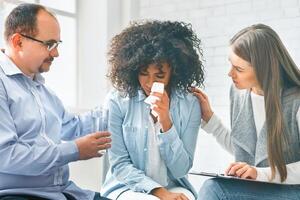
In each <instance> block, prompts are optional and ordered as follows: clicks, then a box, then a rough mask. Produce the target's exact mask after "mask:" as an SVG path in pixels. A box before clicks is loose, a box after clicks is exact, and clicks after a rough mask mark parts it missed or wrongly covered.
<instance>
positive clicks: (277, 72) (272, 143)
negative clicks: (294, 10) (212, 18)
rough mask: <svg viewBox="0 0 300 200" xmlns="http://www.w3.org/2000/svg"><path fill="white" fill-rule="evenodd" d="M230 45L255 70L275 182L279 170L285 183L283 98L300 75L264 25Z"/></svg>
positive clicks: (240, 35) (299, 83)
mask: <svg viewBox="0 0 300 200" xmlns="http://www.w3.org/2000/svg"><path fill="white" fill-rule="evenodd" d="M230 45H231V46H232V49H233V51H234V53H235V54H236V55H238V56H239V57H241V58H242V59H244V60H246V61H248V62H249V63H250V64H251V65H252V66H253V68H254V71H255V74H256V77H257V80H258V82H259V84H260V87H261V88H262V89H263V91H264V98H265V107H266V125H267V134H268V148H267V149H268V161H269V165H270V167H271V170H272V175H271V180H273V179H274V177H275V172H276V168H277V170H278V172H279V174H280V179H281V182H283V181H284V180H285V179H286V177H287V170H286V163H285V159H284V152H283V148H284V147H285V146H286V145H287V139H288V129H287V128H286V127H285V126H286V124H285V123H284V120H283V112H282V106H281V94H282V91H283V90H284V89H287V88H290V87H294V86H297V87H299V86H300V71H299V69H298V67H297V66H296V64H295V63H294V61H293V60H292V58H291V56H290V55H289V53H288V51H287V49H286V48H285V46H284V45H283V43H282V42H281V40H280V38H279V36H278V35H277V33H276V32H275V31H274V30H273V29H272V28H270V27H269V26H266V25H264V24H255V25H252V26H250V27H247V28H244V29H242V30H241V31H240V32H238V33H237V34H236V35H235V36H233V38H232V39H231V40H230Z"/></svg>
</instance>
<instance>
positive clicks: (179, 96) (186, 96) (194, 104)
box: [171, 91, 200, 112]
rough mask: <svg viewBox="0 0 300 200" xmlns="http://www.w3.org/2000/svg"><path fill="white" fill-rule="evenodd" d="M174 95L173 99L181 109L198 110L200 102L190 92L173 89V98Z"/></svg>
mask: <svg viewBox="0 0 300 200" xmlns="http://www.w3.org/2000/svg"><path fill="white" fill-rule="evenodd" d="M174 97H175V98H176V100H175V101H176V102H178V104H179V105H180V106H179V107H180V108H181V110H195V111H197V112H199V109H200V104H199V102H198V99H197V97H196V96H194V95H193V94H192V93H182V92H180V91H175V95H173V98H174ZM171 101H172V100H171ZM171 105H172V104H171ZM174 106H176V105H174Z"/></svg>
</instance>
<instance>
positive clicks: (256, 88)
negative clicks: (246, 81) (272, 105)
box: [251, 87, 264, 96]
mask: <svg viewBox="0 0 300 200" xmlns="http://www.w3.org/2000/svg"><path fill="white" fill-rule="evenodd" d="M251 91H252V92H253V93H255V94H257V95H260V96H264V91H263V90H262V89H261V88H260V87H252V88H251Z"/></svg>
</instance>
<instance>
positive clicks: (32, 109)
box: [0, 4, 111, 200]
mask: <svg viewBox="0 0 300 200" xmlns="http://www.w3.org/2000/svg"><path fill="white" fill-rule="evenodd" d="M4 37H5V40H6V46H7V47H6V49H5V50H2V52H0V105H1V106H0V119H1V120H0V158H1V164H0V199H1V200H2V199H3V200H4V199H6V200H8V199H14V200H17V199H19V200H21V199H22V200H29V199H30V200H34V199H55V200H57V199H59V200H63V199H64V200H66V199H69V200H75V199H80V200H81V199H82V200H83V199H84V200H96V199H105V198H102V197H100V194H99V193H95V192H92V191H89V190H83V189H81V188H79V187H78V186H76V185H75V184H74V183H73V182H72V181H69V169H68V163H70V162H73V161H77V160H85V159H90V158H93V157H100V156H101V155H102V154H101V153H100V152H101V150H103V149H107V148H110V142H111V139H110V134H109V133H108V132H95V128H94V127H93V125H94V126H95V123H94V124H93V122H94V121H95V120H94V119H95V118H97V117H99V116H100V113H101V110H100V109H95V110H93V111H91V112H89V113H87V114H85V115H81V116H75V115H72V114H70V113H67V112H66V111H65V109H64V107H63V105H62V103H61V101H60V100H59V99H58V98H57V97H56V96H55V95H54V94H53V93H52V92H51V91H50V90H48V89H47V88H46V87H45V85H44V79H43V77H42V76H41V73H42V72H47V71H49V69H50V66H51V64H52V61H53V60H54V58H56V57H58V56H59V54H58V49H57V47H58V45H59V44H60V43H61V41H60V27H59V24H58V21H57V19H56V18H55V16H54V15H53V14H51V13H50V12H49V11H47V10H46V9H45V7H43V6H40V5H36V4H22V5H19V6H17V7H16V8H15V9H13V10H12V12H11V13H10V14H9V16H8V17H7V19H6V22H5V33H4ZM99 121H101V120H99ZM61 140H65V141H66V142H64V143H62V142H61Z"/></svg>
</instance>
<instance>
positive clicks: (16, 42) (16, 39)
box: [10, 33, 23, 50]
mask: <svg viewBox="0 0 300 200" xmlns="http://www.w3.org/2000/svg"><path fill="white" fill-rule="evenodd" d="M22 39H23V38H22V36H21V35H20V34H19V33H14V34H13V35H12V36H11V38H10V43H11V46H12V47H13V48H14V49H16V50H20V49H21V48H22Z"/></svg>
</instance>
